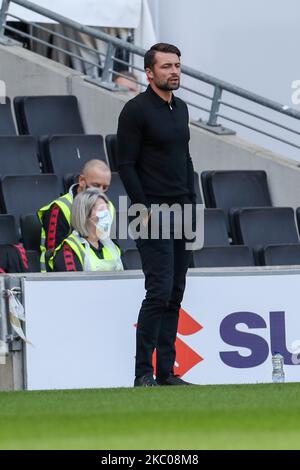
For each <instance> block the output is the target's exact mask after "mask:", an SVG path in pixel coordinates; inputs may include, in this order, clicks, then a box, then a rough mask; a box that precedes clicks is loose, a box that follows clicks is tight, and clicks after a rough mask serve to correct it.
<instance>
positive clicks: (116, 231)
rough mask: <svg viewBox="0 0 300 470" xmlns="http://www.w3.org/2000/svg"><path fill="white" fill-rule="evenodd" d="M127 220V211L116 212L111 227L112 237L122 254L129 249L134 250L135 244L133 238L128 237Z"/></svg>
mask: <svg viewBox="0 0 300 470" xmlns="http://www.w3.org/2000/svg"><path fill="white" fill-rule="evenodd" d="M128 227H129V219H128V213H127V211H124V212H118V211H117V212H116V216H115V218H114V221H113V225H112V230H111V233H112V236H113V238H115V239H116V241H117V243H118V245H119V246H120V248H121V251H122V252H125V251H126V250H129V249H135V248H136V244H135V241H134V240H133V238H131V237H130V235H129V232H128Z"/></svg>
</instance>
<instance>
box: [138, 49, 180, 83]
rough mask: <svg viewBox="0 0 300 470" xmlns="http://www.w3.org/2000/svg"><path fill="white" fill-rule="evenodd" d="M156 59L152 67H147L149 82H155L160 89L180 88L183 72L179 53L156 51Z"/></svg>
mask: <svg viewBox="0 0 300 470" xmlns="http://www.w3.org/2000/svg"><path fill="white" fill-rule="evenodd" d="M155 61H156V62H155V64H154V66H153V68H152V69H150V68H147V69H146V74H147V77H148V80H149V82H150V83H153V84H154V85H155V86H156V87H157V88H159V89H160V90H164V91H172V90H178V88H179V86H180V74H181V66H180V59H179V57H178V55H177V54H172V53H168V52H156V54H155Z"/></svg>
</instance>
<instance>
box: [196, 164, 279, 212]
mask: <svg viewBox="0 0 300 470" xmlns="http://www.w3.org/2000/svg"><path fill="white" fill-rule="evenodd" d="M201 181H202V188H203V193H204V200H205V204H206V207H218V208H220V209H223V210H225V211H226V212H227V211H228V210H229V209H231V208H239V207H270V206H272V202H271V197H270V193H269V188H268V183H267V175H266V173H265V172H264V171H248V170H244V171H243V170H238V171H205V172H203V173H202V174H201Z"/></svg>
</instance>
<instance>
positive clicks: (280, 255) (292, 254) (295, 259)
mask: <svg viewBox="0 0 300 470" xmlns="http://www.w3.org/2000/svg"><path fill="white" fill-rule="evenodd" d="M259 259H260V264H261V265H264V266H291V265H300V244H294V245H292V244H290V245H270V246H267V247H265V248H263V249H261V250H260V251H259Z"/></svg>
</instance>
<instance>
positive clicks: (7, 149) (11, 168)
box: [0, 105, 40, 177]
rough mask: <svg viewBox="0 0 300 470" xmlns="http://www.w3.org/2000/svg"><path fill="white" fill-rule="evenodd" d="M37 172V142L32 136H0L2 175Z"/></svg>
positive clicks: (0, 170)
mask: <svg viewBox="0 0 300 470" xmlns="http://www.w3.org/2000/svg"><path fill="white" fill-rule="evenodd" d="M0 108H1V105H0ZM38 173H40V165H39V160H38V144H37V141H36V139H35V138H34V137H30V136H17V137H0V175H1V176H2V177H3V176H6V175H33V174H38Z"/></svg>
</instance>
